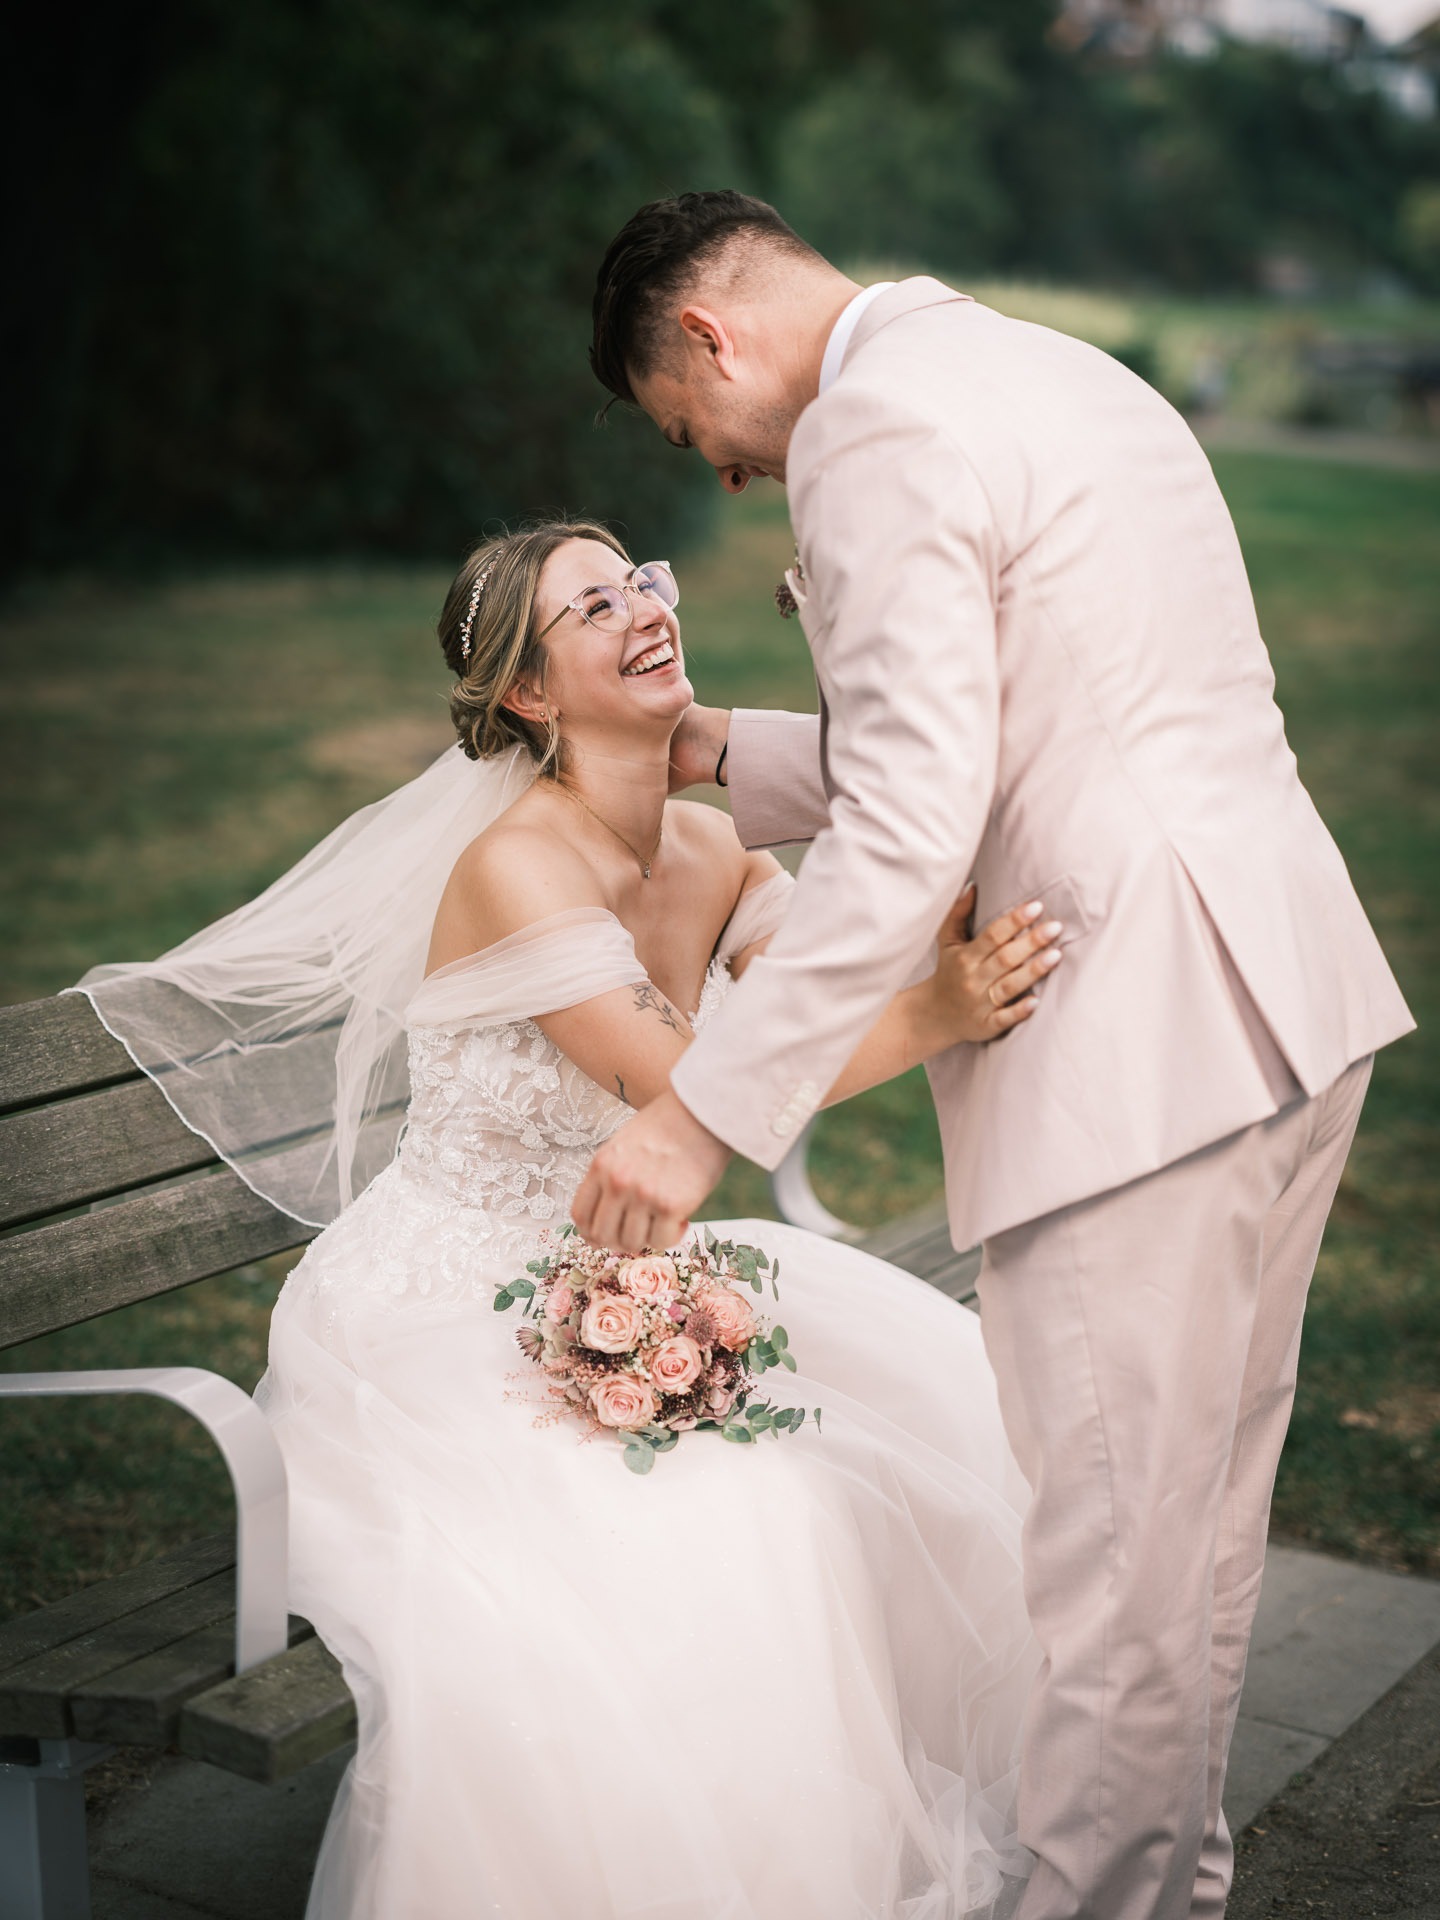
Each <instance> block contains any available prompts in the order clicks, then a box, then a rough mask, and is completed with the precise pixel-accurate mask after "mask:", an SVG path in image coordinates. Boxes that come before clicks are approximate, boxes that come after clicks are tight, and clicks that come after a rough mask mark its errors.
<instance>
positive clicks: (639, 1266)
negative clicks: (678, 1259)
mask: <svg viewBox="0 0 1440 1920" xmlns="http://www.w3.org/2000/svg"><path fill="white" fill-rule="evenodd" d="M615 1278H616V1279H617V1280H618V1281H619V1282H620V1284H621V1286H622V1287H624V1289H625V1291H626V1292H627V1293H628V1294H630V1295H631V1296H632V1297H633V1298H634V1299H636V1300H658V1299H659V1298H660V1297H661V1295H662V1294H666V1293H673V1292H674V1291H675V1289H676V1287H677V1286H678V1285H679V1284H680V1276H679V1275H678V1274H677V1273H676V1271H675V1262H674V1261H673V1260H671V1259H669V1258H668V1257H667V1256H666V1255H665V1254H663V1253H648V1254H642V1256H641V1257H640V1258H639V1259H638V1260H627V1261H626V1262H625V1264H624V1266H623V1267H621V1269H620V1271H619V1273H617V1274H616V1276H615Z"/></svg>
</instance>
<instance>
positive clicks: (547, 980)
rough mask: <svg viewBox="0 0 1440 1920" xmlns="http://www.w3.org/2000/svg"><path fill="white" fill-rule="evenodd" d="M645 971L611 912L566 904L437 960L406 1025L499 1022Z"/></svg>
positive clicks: (564, 1003) (553, 1007)
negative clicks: (486, 943)
mask: <svg viewBox="0 0 1440 1920" xmlns="http://www.w3.org/2000/svg"><path fill="white" fill-rule="evenodd" d="M645 978H646V973H645V969H644V967H642V966H641V964H640V961H639V959H638V957H637V956H636V952H635V942H634V940H633V939H632V938H631V937H630V934H629V933H628V932H627V931H626V929H625V928H624V927H623V926H622V925H621V923H620V922H619V921H618V920H617V919H616V918H615V915H614V914H613V913H610V912H608V911H607V910H606V909H605V908H604V907H569V908H567V909H566V910H565V911H564V912H563V913H550V914H546V916H545V918H544V919H543V920H535V921H532V922H531V924H530V925H529V926H528V927H522V928H521V929H520V931H519V932H518V933H512V934H509V935H508V936H507V937H506V938H505V939H504V940H497V941H496V942H495V944H494V946H492V947H484V948H482V949H481V951H480V952H479V953H471V954H467V955H466V957H465V958H464V959H463V960H452V961H451V963H450V964H449V966H447V967H437V968H436V970H435V972H434V973H432V974H430V975H429V976H428V977H427V978H426V979H425V980H423V981H422V982H421V984H420V987H419V989H418V990H417V992H416V993H415V996H414V998H413V999H412V1000H411V1001H410V1004H409V1005H408V1006H407V1007H406V1009H405V1025H406V1026H407V1027H444V1026H458V1025H460V1024H462V1023H463V1024H465V1025H467V1026H477V1027H482V1026H483V1027H489V1026H499V1025H502V1024H503V1023H504V1022H506V1021H508V1020H524V1019H533V1018H534V1017H535V1015H537V1014H541V1013H556V1012H558V1011H559V1009H560V1008H561V1007H573V1006H578V1005H579V1003H580V1002H581V1001H582V1000H593V999H594V998H595V997H596V995H597V994H601V993H609V992H610V991H611V989H612V988H614V987H628V986H632V985H634V984H635V983H636V982H637V981H640V980H644V979H645Z"/></svg>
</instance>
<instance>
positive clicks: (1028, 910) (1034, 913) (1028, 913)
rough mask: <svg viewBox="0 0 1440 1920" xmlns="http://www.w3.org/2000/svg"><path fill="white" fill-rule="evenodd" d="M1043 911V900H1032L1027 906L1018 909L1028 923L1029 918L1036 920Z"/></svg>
mask: <svg viewBox="0 0 1440 1920" xmlns="http://www.w3.org/2000/svg"><path fill="white" fill-rule="evenodd" d="M1044 911H1045V902H1044V901H1043V900H1032V901H1031V902H1030V904H1029V906H1028V907H1022V908H1021V909H1020V917H1021V919H1022V920H1024V921H1026V922H1027V923H1028V922H1029V921H1031V920H1038V919H1039V918H1040V916H1041V914H1042V913H1043V912H1044Z"/></svg>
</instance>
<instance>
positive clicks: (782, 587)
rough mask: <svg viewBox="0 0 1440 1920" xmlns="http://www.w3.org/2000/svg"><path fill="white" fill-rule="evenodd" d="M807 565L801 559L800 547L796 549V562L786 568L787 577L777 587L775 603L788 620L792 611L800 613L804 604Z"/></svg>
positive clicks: (782, 615)
mask: <svg viewBox="0 0 1440 1920" xmlns="http://www.w3.org/2000/svg"><path fill="white" fill-rule="evenodd" d="M805 599H806V591H805V567H804V564H803V562H802V561H801V559H800V549H799V547H796V549H795V564H794V566H793V567H787V568H786V569H785V578H784V579H783V580H782V581H781V582H780V584H779V586H778V587H776V589H775V604H776V606H777V607H778V608H779V609H780V618H781V619H782V620H788V619H789V618H790V616H791V614H792V613H798V612H799V611H800V609H801V607H803V606H804V604H805Z"/></svg>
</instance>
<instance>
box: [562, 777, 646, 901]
mask: <svg viewBox="0 0 1440 1920" xmlns="http://www.w3.org/2000/svg"><path fill="white" fill-rule="evenodd" d="M562 792H565V793H568V794H569V796H570V798H571V799H572V800H573V801H574V802H575V804H576V806H577V807H584V809H585V811H586V813H588V814H589V816H590V818H591V819H592V820H598V821H599V822H600V825H601V826H602V827H604V829H605V831H606V832H607V833H613V834H614V836H615V838H616V839H617V840H618V841H619V842H620V844H621V846H622V847H624V848H625V849H626V851H627V852H628V853H631V854H633V855H634V857H635V859H636V860H637V861H638V862H639V864H640V877H641V879H642V880H648V879H649V878H650V867H651V863H652V862H653V861H654V858H655V856H656V854H657V853H659V851H660V842H661V841H662V840H663V839H664V838H665V814H664V810H663V808H662V810H661V814H660V831H659V833H657V834H656V836H655V844H654V846H653V847H651V849H650V852H649V856H648V857H647V856H646V855H645V854H643V853H641V851H640V849H639V848H638V847H636V846H633V845H632V844H631V842H630V841H628V840H627V839H626V838H625V836H624V834H623V833H621V831H620V829H619V828H618V827H612V826H611V824H610V822H609V821H608V820H607V819H605V818H604V816H603V815H602V814H598V813H596V811H595V809H594V808H593V807H592V806H590V805H589V803H588V802H587V801H584V800H582V799H581V798H580V796H579V794H578V793H576V791H575V789H574V788H573V787H564V788H562Z"/></svg>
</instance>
